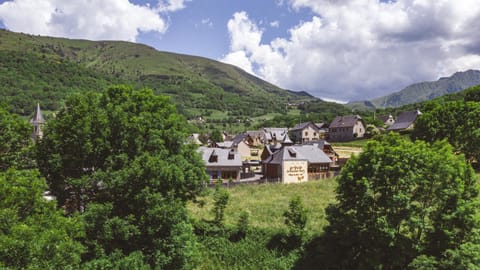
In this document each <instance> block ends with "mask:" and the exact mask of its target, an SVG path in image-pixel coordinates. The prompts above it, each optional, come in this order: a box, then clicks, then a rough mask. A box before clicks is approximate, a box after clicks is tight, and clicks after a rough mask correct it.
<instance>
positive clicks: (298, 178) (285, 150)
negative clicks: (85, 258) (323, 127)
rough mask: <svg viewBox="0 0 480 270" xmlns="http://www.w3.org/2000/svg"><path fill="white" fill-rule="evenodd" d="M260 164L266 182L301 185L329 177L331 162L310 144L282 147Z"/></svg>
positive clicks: (316, 147)
mask: <svg viewBox="0 0 480 270" xmlns="http://www.w3.org/2000/svg"><path fill="white" fill-rule="evenodd" d="M262 163H263V166H264V168H263V171H264V176H265V178H266V179H267V181H280V182H282V183H301V182H306V181H310V180H317V179H322V178H327V177H329V176H330V175H329V173H330V166H331V165H332V164H333V161H332V160H331V159H330V158H329V157H328V156H327V155H326V154H325V153H324V152H323V149H321V148H320V147H319V145H317V144H312V145H290V146H284V147H282V148H281V149H280V150H278V151H277V152H275V153H273V154H272V155H271V156H270V157H268V158H267V159H266V160H264V161H262Z"/></svg>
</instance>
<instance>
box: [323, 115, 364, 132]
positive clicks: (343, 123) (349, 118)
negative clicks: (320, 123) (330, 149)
mask: <svg viewBox="0 0 480 270" xmlns="http://www.w3.org/2000/svg"><path fill="white" fill-rule="evenodd" d="M361 119H362V118H361V117H360V116H359V115H346V116H337V117H335V119H333V121H332V123H330V129H332V128H340V127H353V126H355V124H356V122H357V120H361Z"/></svg>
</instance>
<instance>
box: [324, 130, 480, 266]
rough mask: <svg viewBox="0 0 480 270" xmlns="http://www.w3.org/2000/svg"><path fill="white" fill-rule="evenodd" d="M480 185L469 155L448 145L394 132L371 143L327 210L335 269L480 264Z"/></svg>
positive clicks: (347, 171)
mask: <svg viewBox="0 0 480 270" xmlns="http://www.w3.org/2000/svg"><path fill="white" fill-rule="evenodd" d="M476 182H477V177H476V175H475V173H474V172H473V170H472V168H471V167H470V166H469V165H468V164H467V163H466V162H465V159H464V157H463V155H456V154H454V153H453V149H452V147H451V146H450V145H449V144H448V143H447V142H445V141H441V142H437V143H434V144H433V145H429V144H427V143H425V142H422V141H416V142H410V141H408V140H405V139H403V138H401V137H400V136H399V135H397V134H389V135H387V136H384V137H380V138H378V139H377V140H375V141H372V142H370V143H369V144H367V146H366V147H365V149H364V151H363V152H362V153H361V154H360V155H359V156H357V157H353V158H352V159H350V160H349V162H348V163H347V165H346V166H345V167H344V168H343V170H342V172H341V174H340V176H339V178H338V184H339V185H338V188H337V200H338V203H336V204H335V205H331V206H330V207H329V208H328V209H327V218H328V221H329V222H330V225H329V226H328V227H327V229H326V238H327V242H328V243H329V244H328V247H327V250H328V252H327V253H326V254H328V255H327V256H326V257H325V258H326V260H327V261H330V264H329V268H331V269H406V268H407V267H408V266H409V265H410V267H413V268H415V266H418V267H420V266H421V265H423V266H424V267H426V266H428V267H434V266H435V267H434V268H428V269H450V268H449V267H448V265H449V264H450V265H451V264H452V261H454V260H463V263H464V265H469V263H470V265H471V264H473V263H472V262H475V260H477V261H478V259H476V258H478V256H471V253H472V252H476V251H478V250H479V247H480V246H479V243H478V239H477V238H476V233H475V232H476V230H477V228H478V221H477V220H476V214H477V213H476V207H477V206H478V204H477V195H478V188H477V185H476ZM477 255H478V254H477ZM472 257H473V261H472ZM423 269H427V268H423ZM458 269H468V267H467V268H461V267H459V268H458Z"/></svg>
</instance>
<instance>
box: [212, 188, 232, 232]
mask: <svg viewBox="0 0 480 270" xmlns="http://www.w3.org/2000/svg"><path fill="white" fill-rule="evenodd" d="M221 181H222V180H219V182H217V186H216V188H215V193H214V194H213V209H212V212H213V215H214V218H213V220H214V222H215V223H216V224H217V225H219V226H220V225H223V219H224V216H225V208H227V204H228V200H229V199H230V194H229V193H228V191H226V190H225V189H223V188H222V187H221Z"/></svg>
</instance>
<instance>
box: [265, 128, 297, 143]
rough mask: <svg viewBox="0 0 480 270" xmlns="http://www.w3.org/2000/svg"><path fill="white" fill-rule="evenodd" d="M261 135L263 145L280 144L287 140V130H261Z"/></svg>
mask: <svg viewBox="0 0 480 270" xmlns="http://www.w3.org/2000/svg"><path fill="white" fill-rule="evenodd" d="M263 134H264V138H263V143H264V144H265V145H277V144H282V143H283V141H284V140H285V139H287V138H288V128H263ZM288 139H289V138H288ZM289 140H290V139H289Z"/></svg>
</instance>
